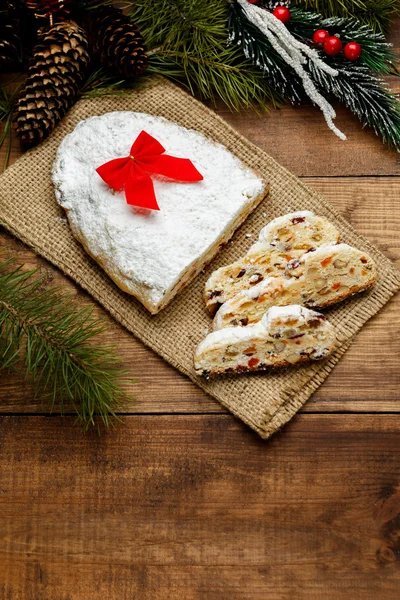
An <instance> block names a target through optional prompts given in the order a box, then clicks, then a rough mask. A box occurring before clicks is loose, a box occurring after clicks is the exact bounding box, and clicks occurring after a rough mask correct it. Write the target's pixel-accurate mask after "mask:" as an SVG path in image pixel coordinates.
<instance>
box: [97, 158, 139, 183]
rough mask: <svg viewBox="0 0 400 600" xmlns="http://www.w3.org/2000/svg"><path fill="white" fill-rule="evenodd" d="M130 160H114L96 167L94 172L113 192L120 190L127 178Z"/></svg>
mask: <svg viewBox="0 0 400 600" xmlns="http://www.w3.org/2000/svg"><path fill="white" fill-rule="evenodd" d="M131 164H132V160H131V159H130V158H129V156H128V157H125V158H115V159H114V160H110V161H109V162H106V163H104V165H101V166H100V167H97V169H96V171H97V173H98V174H99V175H100V177H101V178H102V180H103V181H105V182H106V184H107V185H109V186H110V187H112V188H113V189H114V190H117V191H119V190H121V189H122V188H123V187H124V185H125V182H126V180H127V178H128V176H129V172H130V169H131Z"/></svg>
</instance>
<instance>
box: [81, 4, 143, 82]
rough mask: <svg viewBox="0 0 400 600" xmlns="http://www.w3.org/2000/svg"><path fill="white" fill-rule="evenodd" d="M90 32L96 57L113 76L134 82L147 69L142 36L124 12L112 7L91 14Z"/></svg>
mask: <svg viewBox="0 0 400 600" xmlns="http://www.w3.org/2000/svg"><path fill="white" fill-rule="evenodd" d="M87 32H88V39H89V48H90V50H91V52H92V54H93V56H94V57H95V58H96V59H97V60H98V61H99V62H100V63H101V64H102V65H104V66H105V67H107V68H108V69H109V70H110V71H112V72H113V73H118V75H120V76H122V77H123V78H124V79H132V78H134V77H138V76H139V75H140V74H141V73H142V72H143V71H144V70H145V68H146V67H147V62H148V61H147V56H146V53H145V48H144V40H143V36H142V34H141V33H140V31H139V29H138V28H137V27H136V25H134V24H133V23H131V21H130V19H129V17H127V16H125V15H124V14H122V11H120V10H118V9H116V8H113V7H111V6H105V7H101V8H98V9H93V10H91V11H90V13H89V16H88V18H87Z"/></svg>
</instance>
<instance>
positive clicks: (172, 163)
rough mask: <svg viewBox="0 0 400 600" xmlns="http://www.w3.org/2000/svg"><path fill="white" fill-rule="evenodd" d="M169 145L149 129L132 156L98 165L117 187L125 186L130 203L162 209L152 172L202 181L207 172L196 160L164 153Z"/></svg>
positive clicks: (99, 169) (131, 152) (144, 133)
mask: <svg viewBox="0 0 400 600" xmlns="http://www.w3.org/2000/svg"><path fill="white" fill-rule="evenodd" d="M164 152H165V148H164V147H163V146H162V145H161V144H160V142H158V141H157V140H156V139H155V138H154V137H152V136H151V135H150V134H148V133H147V132H146V131H142V132H141V133H140V134H139V135H138V137H137V138H136V140H135V141H134V142H133V145H132V147H131V149H130V153H129V156H127V157H125V158H115V159H114V160H110V161H109V162H107V163H105V164H104V165H101V166H100V167H98V168H97V169H96V171H97V173H98V174H99V175H100V177H101V178H102V179H103V180H104V181H105V182H106V183H107V185H109V186H110V187H112V188H113V189H114V190H117V191H120V190H122V188H125V197H126V201H127V202H128V204H131V205H133V206H139V207H142V208H147V209H150V210H160V209H159V206H158V204H157V200H156V196H155V193H154V186H153V182H152V180H151V177H150V175H149V173H152V174H154V175H162V176H163V177H167V178H168V179H172V180H174V181H182V182H183V181H184V182H195V181H201V180H202V179H203V176H202V175H201V174H200V173H199V172H198V170H197V169H196V167H195V166H194V165H193V163H192V161H190V160H189V159H187V158H177V157H175V156H169V155H168V154H164Z"/></svg>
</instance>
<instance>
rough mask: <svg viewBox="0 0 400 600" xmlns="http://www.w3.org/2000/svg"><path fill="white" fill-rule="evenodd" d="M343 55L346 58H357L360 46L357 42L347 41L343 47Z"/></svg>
mask: <svg viewBox="0 0 400 600" xmlns="http://www.w3.org/2000/svg"><path fill="white" fill-rule="evenodd" d="M343 52H344V55H345V57H346V58H347V59H348V60H358V59H359V58H360V56H361V53H362V48H361V46H360V44H358V43H357V42H349V43H348V44H346V45H345V47H344V50H343Z"/></svg>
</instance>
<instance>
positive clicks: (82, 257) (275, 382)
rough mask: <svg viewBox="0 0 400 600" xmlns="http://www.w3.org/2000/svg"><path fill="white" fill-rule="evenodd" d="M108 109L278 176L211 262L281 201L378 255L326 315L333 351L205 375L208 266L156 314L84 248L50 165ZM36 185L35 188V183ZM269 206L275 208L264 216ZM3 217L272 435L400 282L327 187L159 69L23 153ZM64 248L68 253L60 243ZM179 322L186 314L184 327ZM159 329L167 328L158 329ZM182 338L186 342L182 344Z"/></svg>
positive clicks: (2, 193)
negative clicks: (326, 193)
mask: <svg viewBox="0 0 400 600" xmlns="http://www.w3.org/2000/svg"><path fill="white" fill-rule="evenodd" d="M109 110H137V111H138V110H139V111H140V110H141V111H143V112H150V113H152V114H159V115H162V116H164V117H166V118H169V119H170V120H172V121H176V122H178V123H180V124H182V125H184V126H186V127H189V128H190V127H192V128H194V129H198V130H199V131H201V132H203V133H204V134H206V135H208V136H209V137H210V138H212V139H215V140H216V141H218V142H220V143H223V144H224V145H226V146H227V147H228V148H229V149H230V150H231V151H233V152H234V153H235V154H237V156H239V158H241V159H242V160H243V162H245V163H246V164H248V165H249V166H250V167H252V168H254V169H256V170H258V171H260V172H261V174H262V175H263V176H264V177H265V178H266V179H268V180H269V181H270V182H271V196H270V198H269V199H267V200H266V201H264V202H263V203H262V205H261V206H260V207H259V208H258V209H257V210H256V211H255V213H253V215H252V216H251V217H249V219H248V221H247V222H246V224H245V226H242V228H241V229H240V230H239V232H238V233H237V234H236V235H235V238H234V244H231V245H228V247H227V248H226V249H224V250H223V251H222V252H221V253H220V256H219V257H217V259H216V260H215V261H213V263H212V265H211V267H210V269H211V270H212V269H213V268H216V267H218V266H220V264H224V263H226V262H230V261H231V260H234V259H235V258H237V257H239V256H240V255H241V253H243V251H244V250H245V249H246V248H247V247H248V246H249V239H247V237H246V232H245V230H248V231H250V232H251V235H253V236H255V235H256V234H257V232H258V231H259V229H260V228H261V227H260V226H262V225H263V224H265V222H266V221H268V220H269V219H270V218H273V217H275V216H277V215H278V214H281V213H282V212H286V211H283V210H282V206H285V207H286V208H287V210H298V209H311V210H314V211H315V212H317V213H319V214H323V215H325V216H327V217H328V218H330V219H331V220H332V221H333V222H334V223H335V224H336V226H337V227H338V228H339V230H340V231H341V233H342V238H343V241H346V242H348V243H351V244H353V245H355V246H357V247H358V248H360V249H364V250H365V251H366V252H368V253H370V254H371V255H372V256H373V258H374V260H375V261H376V262H377V265H378V271H379V278H378V282H377V284H376V286H375V287H374V288H373V290H371V292H368V293H367V294H363V295H359V296H358V297H356V298H354V299H352V300H349V301H347V302H346V303H343V304H342V305H341V306H339V307H337V308H335V309H333V310H332V311H330V313H329V318H330V320H332V322H333V323H334V324H335V326H336V329H337V331H338V337H339V344H338V348H337V350H336V351H335V353H334V354H333V355H332V356H331V357H330V358H329V359H328V360H326V361H323V362H321V363H314V364H311V365H305V366H302V367H298V368H296V367H293V368H292V367H291V368H288V369H286V370H283V371H281V372H280V373H279V374H277V373H272V372H271V373H268V374H263V375H246V376H244V377H241V378H234V377H225V378H219V379H217V380H213V381H205V380H203V379H201V378H199V377H197V376H196V375H195V373H194V370H193V366H192V354H193V349H194V347H195V345H196V344H197V343H198V342H199V341H200V339H201V337H202V336H203V330H204V325H206V326H207V325H208V324H209V322H208V316H207V315H206V312H205V310H204V308H203V307H202V302H201V296H202V293H201V292H202V289H203V285H204V281H205V279H206V278H207V277H208V275H209V272H210V269H208V271H206V273H204V274H203V275H202V276H199V278H197V280H196V281H195V282H193V283H192V284H191V285H190V286H189V287H188V288H187V289H186V290H184V292H182V294H181V295H180V298H178V299H176V300H175V301H174V302H173V303H172V305H171V307H169V308H167V309H166V310H165V311H163V313H160V316H159V317H158V316H157V318H153V319H152V318H149V315H148V314H147V313H146V311H144V309H143V308H142V307H140V306H139V305H138V303H137V302H136V301H135V300H134V299H131V298H130V297H129V296H127V295H126V294H124V293H123V292H121V291H120V290H118V289H117V288H116V286H115V285H114V284H113V283H112V282H111V280H109V279H108V278H107V276H106V275H105V274H104V273H103V272H102V271H101V269H100V268H99V267H98V266H97V265H96V264H95V263H94V262H93V261H91V259H90V258H88V257H87V255H86V254H85V253H84V252H83V250H82V248H81V246H80V245H79V244H77V242H76V241H75V240H74V239H73V238H72V236H71V234H70V231H69V229H68V226H66V225H65V224H64V225H61V224H60V222H61V221H62V215H63V213H62V211H61V209H59V207H58V206H57V205H56V203H55V200H54V193H53V190H52V187H51V182H50V170H51V165H52V161H53V160H54V156H55V152H56V150H57V147H58V144H59V143H60V141H61V139H62V138H63V137H64V135H65V134H66V133H68V132H69V131H71V130H72V129H73V128H74V126H75V125H76V123H77V122H78V121H79V120H81V119H82V118H86V117H88V116H91V115H93V114H102V113H104V112H108V111H109ZM35 175H36V176H35ZM42 180H43V181H42ZM24 181H25V185H26V191H25V198H23V197H22V196H23V194H24ZM32 186H33V187H34V188H35V189H31V188H32ZM264 211H267V213H268V215H267V216H266V217H264V214H265V212H264ZM60 217H61V218H60ZM55 221H57V222H55ZM0 222H3V224H4V225H5V226H6V227H7V229H9V231H10V232H11V233H13V234H14V235H16V236H17V237H19V238H20V239H21V240H22V241H24V242H25V243H27V244H28V245H30V246H31V247H33V248H34V250H36V251H37V252H38V253H39V254H41V255H42V256H44V257H45V258H47V259H48V260H49V261H50V262H52V263H53V264H55V265H56V266H57V267H59V268H60V269H61V270H62V271H63V272H64V273H66V274H67V275H69V276H70V277H71V278H72V279H74V280H75V281H76V282H77V283H78V284H79V285H81V286H82V287H83V288H84V289H85V290H87V291H88V292H89V293H90V294H91V295H92V296H93V297H94V298H95V299H96V300H98V301H99V302H100V303H101V304H102V305H103V306H104V308H106V309H107V310H108V311H109V312H110V313H111V315H112V316H113V317H114V318H115V319H116V320H117V321H119V322H120V323H121V324H122V325H123V326H124V327H126V328H127V329H128V330H129V331H131V332H132V333H134V334H135V335H136V336H137V337H139V339H141V340H142V341H143V342H144V343H145V344H146V345H148V346H150V347H151V348H153V349H154V350H155V351H156V352H158V353H159V354H160V355H161V356H163V358H165V359H166V360H167V361H168V362H170V363H171V364H172V365H173V366H175V367H176V368H177V369H179V370H180V371H181V372H183V373H185V374H186V375H187V376H188V377H190V378H191V379H192V380H193V381H194V382H195V383H196V384H197V385H199V386H200V387H201V388H202V389H204V390H205V391H206V392H207V393H209V394H211V395H212V396H213V397H214V398H216V399H217V400H218V401H219V402H221V404H223V405H224V406H226V407H227V408H228V409H229V410H231V411H232V412H233V413H234V414H235V415H236V416H238V417H239V418H240V419H242V420H243V421H244V422H245V423H247V424H248V425H250V427H252V428H253V429H254V430H255V431H257V433H259V435H260V436H261V437H263V438H268V437H269V436H270V435H271V434H272V433H274V431H276V430H277V429H278V428H280V427H281V426H282V425H284V424H285V423H286V422H287V421H288V420H289V419H290V418H291V417H292V416H293V415H294V414H295V413H296V412H297V410H298V409H299V408H301V406H302V405H303V404H304V403H305V402H306V400H307V399H308V398H309V397H310V396H311V394H312V393H313V392H314V391H315V390H316V389H317V388H318V387H319V386H320V385H321V383H322V382H323V381H324V379H325V378H326V377H327V376H328V374H329V373H330V371H331V370H332V369H333V367H334V366H335V364H336V363H337V362H338V360H339V359H340V357H341V356H342V355H343V354H344V352H345V351H346V349H347V348H348V347H349V345H350V343H351V340H352V338H353V337H354V336H355V335H356V333H357V332H358V331H359V330H360V328H361V327H362V326H363V324H364V323H365V322H366V321H367V320H368V319H369V318H370V317H372V316H373V315H375V314H376V313H377V312H378V311H379V310H380V309H381V308H382V306H384V304H385V303H386V302H387V301H388V300H389V299H390V297H391V296H392V295H393V294H394V293H395V292H396V291H397V290H398V289H400V277H399V273H398V272H397V270H396V269H395V267H394V265H393V264H392V263H391V262H390V261H389V260H388V259H387V258H386V257H385V256H384V255H383V254H382V253H381V252H380V251H379V250H378V249H377V248H376V247H375V246H373V245H372V244H371V243H370V242H369V241H368V240H366V239H365V238H363V237H362V236H360V235H359V234H358V233H356V232H355V231H354V229H353V228H352V227H351V226H350V225H349V224H348V223H347V222H346V221H345V220H344V219H343V218H342V217H341V216H340V215H339V214H338V213H337V211H336V210H335V209H334V208H333V207H332V206H331V205H329V204H328V203H327V202H326V201H325V200H324V199H323V198H322V197H321V196H320V195H318V194H316V193H315V192H314V191H313V190H311V189H310V188H308V187H307V186H306V185H305V184H304V183H302V182H301V181H300V180H299V179H298V178H296V177H295V176H294V175H292V174H291V173H289V172H288V171H287V170H286V169H284V168H283V167H282V166H280V165H279V164H278V163H276V161H274V160H273V159H272V158H271V157H269V156H268V155H267V154H266V153H265V152H264V151H262V150H261V149H259V148H257V147H255V146H254V145H253V144H251V143H250V142H249V141H248V140H246V139H245V138H243V137H242V136H240V135H239V134H238V133H237V132H235V131H234V130H233V129H232V128H231V127H230V126H229V125H227V124H226V123H225V122H224V121H223V120H222V119H221V118H220V117H218V116H217V115H216V114H215V113H213V112H212V111H211V110H209V109H208V108H206V107H205V106H204V105H202V104H201V103H199V102H198V101H196V100H195V99H194V98H193V97H191V96H189V95H188V94H186V93H185V92H184V91H183V90H181V89H180V88H177V87H176V86H174V85H173V84H171V83H169V82H167V81H165V80H160V78H154V79H153V80H152V81H151V82H150V84H148V85H145V86H143V88H142V89H139V90H138V91H137V92H134V93H133V94H132V96H131V97H129V98H126V97H125V98H120V97H112V96H107V97H103V98H97V99H90V100H82V101H80V102H79V103H77V105H76V106H75V107H74V108H73V109H72V111H71V112H70V113H69V115H68V117H67V118H66V119H64V121H63V122H62V123H61V124H60V126H59V127H58V128H57V129H56V131H55V132H54V134H53V136H52V137H51V138H50V139H49V140H47V141H46V142H45V143H44V144H42V145H41V146H40V147H39V148H37V149H35V150H32V151H30V152H28V153H26V154H25V155H24V156H23V157H21V158H20V159H19V160H18V161H17V162H16V163H15V164H14V165H13V166H12V167H10V168H9V169H8V170H7V171H6V173H5V174H4V175H3V176H2V177H1V178H0ZM65 227H66V228H67V229H65ZM48 230H49V231H48ZM253 239H254V237H253ZM60 240H61V241H60ZM60 248H61V249H62V250H63V252H62V251H61V252H60ZM179 323H183V324H182V327H183V328H184V331H182V330H181V328H180V327H179ZM160 333H162V334H163V335H162V336H160ZM163 336H164V337H163ZM160 338H161V339H160ZM178 338H179V339H178ZM179 342H181V344H180V343H179ZM182 344H183V346H184V347H183V348H180V347H179V346H180V345H182Z"/></svg>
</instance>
